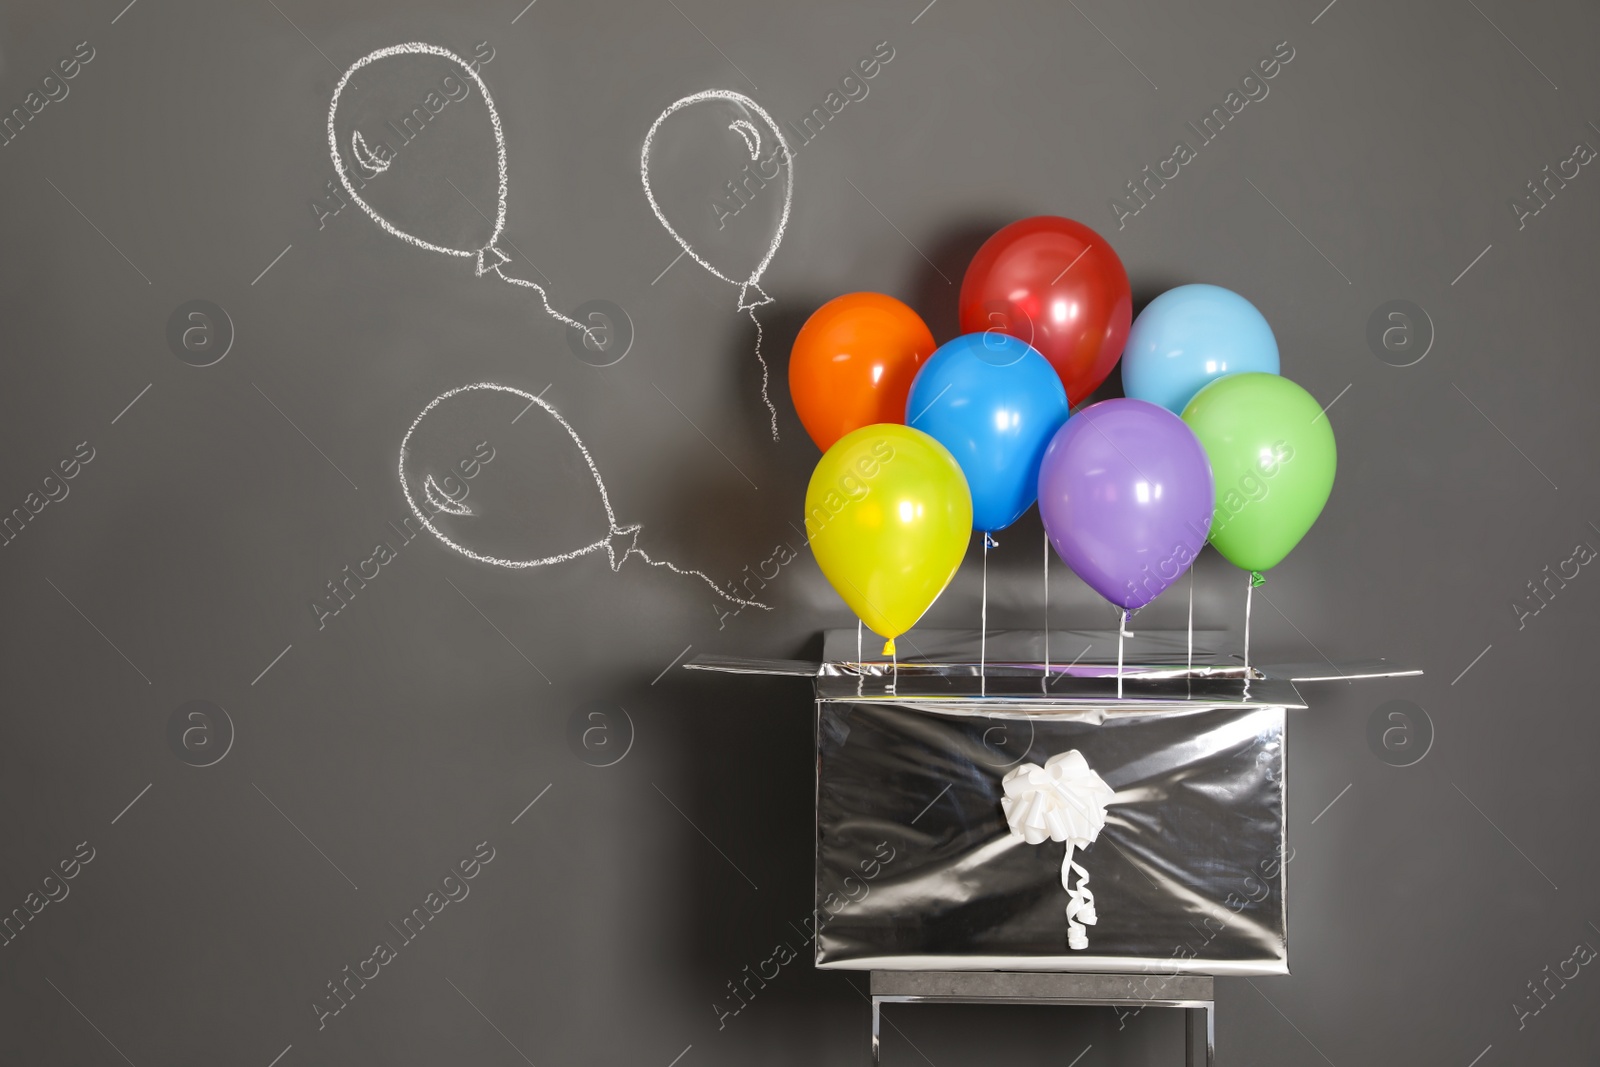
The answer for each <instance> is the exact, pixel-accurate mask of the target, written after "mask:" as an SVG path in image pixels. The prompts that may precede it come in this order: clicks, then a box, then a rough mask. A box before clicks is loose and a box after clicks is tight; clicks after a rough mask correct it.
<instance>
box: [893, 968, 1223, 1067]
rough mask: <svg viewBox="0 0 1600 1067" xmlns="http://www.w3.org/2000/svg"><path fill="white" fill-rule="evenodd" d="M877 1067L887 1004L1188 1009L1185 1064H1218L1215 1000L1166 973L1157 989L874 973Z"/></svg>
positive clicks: (1122, 978) (1015, 977)
mask: <svg viewBox="0 0 1600 1067" xmlns="http://www.w3.org/2000/svg"><path fill="white" fill-rule="evenodd" d="M870 999H871V1000H872V1063H873V1067H878V1063H879V1058H880V1056H881V1054H882V1048H881V1045H880V1042H879V1032H878V1027H879V1024H880V1022H881V1021H882V1016H881V1012H882V1007H883V1005H884V1004H918V1003H921V1004H940V1003H942V1004H1063V1005H1077V1006H1084V1007H1110V1008H1116V1007H1129V1008H1181V1009H1183V1042H1184V1062H1185V1063H1186V1064H1188V1067H1214V1065H1215V1063H1216V1047H1217V1034H1216V1016H1215V1012H1216V1000H1215V999H1214V997H1213V982H1212V979H1211V977H1209V976H1206V975H1163V976H1161V981H1160V982H1159V984H1157V985H1155V986H1151V985H1150V976H1148V975H1136V974H1065V973H1060V972H1039V973H1017V972H1006V971H873V972H872V993H871V998H870Z"/></svg>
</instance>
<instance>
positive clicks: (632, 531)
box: [606, 523, 640, 571]
mask: <svg viewBox="0 0 1600 1067" xmlns="http://www.w3.org/2000/svg"><path fill="white" fill-rule="evenodd" d="M639 530H640V527H639V524H638V523H634V524H633V525H631V526H614V527H612V529H611V533H610V534H609V535H608V536H607V538H606V556H607V557H608V558H609V559H610V560H611V569H612V570H613V571H619V570H621V569H622V562H623V560H625V559H627V558H628V557H629V556H631V555H633V554H634V553H635V552H638V551H639V545H638V541H639Z"/></svg>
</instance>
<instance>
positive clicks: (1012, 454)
mask: <svg viewBox="0 0 1600 1067" xmlns="http://www.w3.org/2000/svg"><path fill="white" fill-rule="evenodd" d="M1069 410H1070V409H1069V408H1068V405H1067V391H1066V389H1064V388H1063V387H1062V385H1061V376H1060V375H1058V374H1057V373H1056V369H1055V368H1054V367H1052V366H1051V365H1050V361H1049V360H1047V359H1045V358H1044V356H1042V355H1040V354H1039V353H1038V352H1037V351H1036V350H1035V349H1034V348H1033V347H1031V346H1030V345H1028V344H1027V343H1026V342H1024V341H1019V340H1017V339H1016V338H1015V337H1010V336H1007V335H1006V334H1003V333H999V332H998V331H990V332H988V333H969V334H966V335H965V336H962V337H957V338H956V339H955V340H954V341H951V342H949V343H948V344H945V345H942V346H940V348H939V349H938V350H937V351H936V352H934V354H933V355H931V356H929V357H928V361H927V362H926V363H924V364H923V365H922V368H921V369H920V370H918V371H917V376H916V378H915V379H914V380H913V381H912V383H911V392H910V394H909V395H908V396H907V397H906V425H907V426H910V427H912V428H913V429H917V430H921V431H922V432H923V433H926V434H928V435H929V436H931V437H932V438H933V439H934V440H936V441H938V442H939V443H940V444H942V445H944V447H946V448H948V449H949V450H950V453H951V455H953V456H955V458H956V462H957V463H959V464H960V465H961V473H962V474H964V475H966V477H967V487H968V488H969V489H970V490H971V491H972V528H973V529H974V530H981V531H983V532H984V533H993V532H994V531H996V530H1003V529H1005V528H1006V527H1007V526H1010V525H1011V524H1012V523H1014V522H1016V521H1017V520H1018V519H1019V518H1021V517H1022V513H1023V512H1025V511H1027V510H1028V508H1030V507H1032V506H1033V502H1034V501H1035V500H1036V499H1038V496H1039V464H1040V463H1041V462H1042V461H1043V460H1044V452H1045V449H1046V448H1048V447H1049V445H1050V439H1051V438H1053V437H1054V436H1055V433H1056V431H1057V430H1058V429H1060V428H1061V425H1062V424H1063V423H1065V422H1066V421H1067V415H1068V412H1069Z"/></svg>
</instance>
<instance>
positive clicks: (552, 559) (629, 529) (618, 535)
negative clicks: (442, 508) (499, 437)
mask: <svg viewBox="0 0 1600 1067" xmlns="http://www.w3.org/2000/svg"><path fill="white" fill-rule="evenodd" d="M478 390H490V391H492V392H498V393H509V394H511V395H512V396H516V397H521V398H522V399H523V400H526V401H528V403H529V406H532V405H534V404H537V405H538V406H539V407H541V408H543V409H544V411H545V413H546V414H547V415H549V416H550V417H551V418H553V419H555V420H556V422H557V423H559V424H560V425H561V428H562V429H563V430H565V431H567V436H568V437H570V438H572V443H573V444H574V445H575V446H577V449H578V452H579V454H580V455H582V456H583V462H584V464H585V465H586V466H587V467H588V468H589V476H590V477H592V478H593V479H594V485H595V488H596V489H598V490H599V491H600V503H601V506H603V507H604V508H605V512H606V523H607V525H608V526H609V529H608V530H607V533H606V536H605V537H602V538H600V539H599V540H597V541H593V542H591V543H589V544H587V545H584V546H583V547H582V548H575V549H572V550H571V551H568V552H560V553H557V554H555V555H552V556H545V557H543V558H541V559H528V560H510V559H500V558H499V557H498V556H488V555H485V554H483V553H481V552H478V551H477V550H475V549H471V548H468V547H467V546H465V545H461V544H457V543H456V542H455V541H452V540H451V539H450V538H449V537H447V536H445V534H444V531H442V530H440V529H439V528H438V527H437V526H435V525H434V524H433V523H432V522H431V521H430V520H429V518H428V516H427V515H426V514H425V513H424V512H423V510H422V509H421V508H419V507H418V506H417V502H416V499H415V498H414V497H413V496H412V495H411V486H410V484H409V482H408V481H407V479H406V459H407V456H408V449H409V446H410V444H411V436H412V434H414V433H416V431H417V427H418V426H420V425H422V420H423V419H425V418H427V417H428V412H430V411H432V410H433V409H434V408H436V407H438V406H439V405H440V404H442V403H444V402H445V401H446V400H449V399H450V398H451V397H453V396H459V395H460V394H462V393H469V392H476V391H478ZM397 473H398V474H399V476H400V492H401V493H403V494H404V495H405V498H406V506H408V507H409V508H410V509H411V513H412V514H413V515H415V516H416V517H417V519H418V521H420V522H421V523H422V525H423V526H424V527H426V528H427V530H428V532H429V533H431V534H433V536H434V537H436V538H438V539H439V541H440V542H441V543H442V544H444V545H445V546H446V547H447V548H451V549H454V550H455V551H456V552H459V553H461V554H462V555H463V556H466V557H467V558H468V559H471V560H476V561H477V562H479V563H489V564H493V565H494V566H496V567H508V568H510V569H512V570H522V569H526V568H529V567H545V566H549V565H550V564H553V563H565V562H567V561H568V560H573V559H577V558H579V557H580V556H587V555H589V554H590V553H592V552H600V551H604V552H605V554H606V558H607V559H608V560H609V561H610V563H611V570H612V571H613V572H616V571H619V570H621V569H622V564H623V563H624V562H625V561H626V560H627V559H628V557H629V556H638V557H639V558H640V559H642V560H644V561H645V562H646V563H648V564H649V565H650V566H652V567H665V568H667V569H668V570H670V571H672V572H673V573H675V574H685V575H693V576H695V577H696V578H699V579H700V580H701V581H703V582H705V583H706V584H707V585H709V586H710V587H711V588H712V590H713V591H715V592H716V594H717V595H718V596H720V597H722V598H723V599H724V600H728V601H730V602H732V603H735V604H738V605H739V606H741V607H757V608H760V609H762V610H763V611H771V610H772V609H771V608H770V607H769V606H768V605H766V604H763V603H761V602H760V601H759V600H744V599H741V598H740V597H736V596H734V595H732V594H731V593H729V592H728V591H727V590H725V589H723V588H722V587H721V586H720V585H718V584H717V583H716V582H715V581H713V580H712V579H711V577H710V576H709V575H707V574H705V573H704V572H702V571H697V570H694V569H692V568H686V567H679V566H678V565H677V564H675V563H673V562H672V561H670V560H657V559H652V558H651V557H650V555H649V553H647V552H645V550H644V549H642V548H640V547H639V545H638V540H639V533H640V532H641V531H642V530H643V529H644V526H643V525H642V524H640V523H630V524H629V525H627V526H618V525H617V516H616V512H614V511H613V510H612V508H611V494H610V493H608V492H606V483H605V482H604V481H603V480H602V479H601V477H600V468H598V467H596V466H595V462H594V457H593V456H591V455H589V449H588V448H587V447H586V446H585V445H584V443H583V438H581V437H579V436H578V431H577V430H575V429H573V428H572V424H571V423H570V422H568V421H567V420H566V419H565V418H563V417H562V415H561V412H559V411H557V410H556V409H555V407H554V406H553V405H551V404H550V403H549V402H548V401H546V400H544V399H543V398H542V397H539V396H536V395H534V394H533V393H530V392H528V391H527V390H525V389H518V388H516V387H515V386H511V385H501V384H499V383H497V382H473V383H472V384H470V385H458V386H456V387H455V388H454V389H449V390H446V391H445V392H444V393H442V394H440V395H439V396H436V397H434V398H433V399H432V400H430V401H429V402H428V405H427V407H425V408H423V409H422V410H421V411H420V412H419V413H418V414H417V417H416V418H415V419H413V420H412V422H411V426H410V427H409V428H408V429H407V430H406V435H405V437H404V438H402V439H401V441H400V462H399V465H398V468H397ZM432 478H433V476H432V475H431V474H430V475H429V476H428V481H432ZM424 485H425V486H426V482H425V483H424ZM446 510H448V509H446ZM450 513H451V514H457V512H450ZM462 513H465V514H472V511H471V509H470V508H467V509H464V512H462ZM623 542H626V544H625V545H624V544H623ZM619 545H622V546H623V547H621V549H620V552H619V548H618V546H619Z"/></svg>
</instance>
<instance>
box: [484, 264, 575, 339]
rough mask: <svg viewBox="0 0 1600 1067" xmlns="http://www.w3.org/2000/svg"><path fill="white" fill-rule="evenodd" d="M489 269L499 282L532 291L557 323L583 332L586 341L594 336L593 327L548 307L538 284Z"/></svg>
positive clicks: (498, 270) (545, 297)
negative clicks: (537, 295)
mask: <svg viewBox="0 0 1600 1067" xmlns="http://www.w3.org/2000/svg"><path fill="white" fill-rule="evenodd" d="M489 269H490V270H492V271H494V272H495V274H496V275H498V276H499V278H500V280H501V281H503V282H508V283H510V284H511V285H522V286H526V287H527V288H529V289H532V290H533V291H534V292H536V293H538V294H539V299H540V301H541V302H543V304H544V310H545V313H546V314H548V315H549V316H550V317H551V318H553V319H555V320H556V321H558V322H563V323H566V324H567V325H568V326H571V327H572V328H573V329H575V330H582V331H583V336H584V338H585V339H588V338H590V337H592V336H594V328H593V327H591V326H585V325H584V324H583V323H581V322H579V321H578V320H577V319H574V318H569V317H568V316H566V315H563V314H561V312H559V311H557V310H556V309H555V308H553V307H551V306H550V297H549V296H548V295H546V293H545V291H544V287H543V286H541V285H540V284H539V283H538V282H530V281H528V280H527V279H526V278H513V277H511V276H509V275H507V274H506V273H505V272H503V271H502V270H501V269H500V268H499V267H491V268H489Z"/></svg>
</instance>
